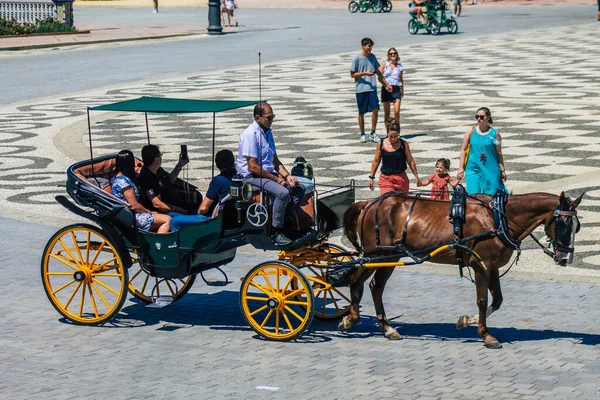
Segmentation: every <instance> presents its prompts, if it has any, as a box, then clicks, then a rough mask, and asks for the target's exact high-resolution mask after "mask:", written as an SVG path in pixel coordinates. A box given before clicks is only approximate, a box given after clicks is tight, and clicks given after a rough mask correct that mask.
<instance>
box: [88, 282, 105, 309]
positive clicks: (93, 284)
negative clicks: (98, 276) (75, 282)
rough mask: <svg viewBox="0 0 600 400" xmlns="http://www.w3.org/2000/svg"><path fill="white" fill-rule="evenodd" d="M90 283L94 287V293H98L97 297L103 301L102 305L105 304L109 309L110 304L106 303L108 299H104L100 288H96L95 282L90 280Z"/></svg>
mask: <svg viewBox="0 0 600 400" xmlns="http://www.w3.org/2000/svg"><path fill="white" fill-rule="evenodd" d="M91 285H92V287H93V288H94V290H95V291H96V293H98V297H100V300H102V302H103V303H104V305H105V306H106V308H107V309H108V310H110V306H109V305H108V301H106V299H105V298H104V296H103V295H102V292H100V289H98V286H96V284H95V283H94V282H92V283H91Z"/></svg>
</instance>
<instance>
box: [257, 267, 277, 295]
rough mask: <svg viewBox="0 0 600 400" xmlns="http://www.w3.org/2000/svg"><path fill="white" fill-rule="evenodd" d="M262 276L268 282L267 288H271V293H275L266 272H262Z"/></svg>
mask: <svg viewBox="0 0 600 400" xmlns="http://www.w3.org/2000/svg"><path fill="white" fill-rule="evenodd" d="M260 274H261V275H262V277H263V278H265V281H266V282H267V286H268V287H269V290H270V291H271V293H273V292H274V291H275V289H273V286H272V285H271V281H270V280H269V278H268V277H267V274H265V271H260ZM257 288H258V286H257ZM259 289H260V288H259ZM261 290H262V289H261ZM265 294H268V293H266V292H265Z"/></svg>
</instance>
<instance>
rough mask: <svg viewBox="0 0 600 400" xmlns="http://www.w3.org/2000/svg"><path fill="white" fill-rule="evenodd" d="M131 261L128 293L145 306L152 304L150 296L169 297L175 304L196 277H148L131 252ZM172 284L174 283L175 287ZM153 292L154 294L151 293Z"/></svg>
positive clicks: (135, 254) (188, 289) (135, 253)
mask: <svg viewBox="0 0 600 400" xmlns="http://www.w3.org/2000/svg"><path fill="white" fill-rule="evenodd" d="M131 261H132V265H131V268H130V269H129V276H130V278H129V285H128V289H129V293H131V294H132V295H133V296H134V297H135V298H136V299H138V300H140V301H141V302H143V303H145V304H150V303H152V296H155V297H160V296H170V297H172V298H173V301H174V302H175V301H177V300H179V299H181V298H182V297H183V296H185V295H186V293H187V292H189V291H190V289H191V288H192V286H193V285H194V282H195V281H196V275H189V276H186V277H185V278H174V279H172V280H169V279H159V278H158V277H156V276H150V274H149V273H148V272H147V271H146V270H145V269H143V268H142V267H141V265H140V262H139V257H138V254H137V252H132V254H131ZM173 282H175V284H176V286H175V285H174V284H173ZM157 285H158V286H157ZM155 287H156V289H155ZM153 290H154V293H152V291H153Z"/></svg>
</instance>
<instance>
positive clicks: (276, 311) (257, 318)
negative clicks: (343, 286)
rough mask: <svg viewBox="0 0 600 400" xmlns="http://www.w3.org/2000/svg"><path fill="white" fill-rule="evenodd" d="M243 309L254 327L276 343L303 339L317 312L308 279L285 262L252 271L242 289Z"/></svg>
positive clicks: (262, 265) (268, 264) (271, 263)
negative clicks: (294, 284) (293, 284)
mask: <svg viewBox="0 0 600 400" xmlns="http://www.w3.org/2000/svg"><path fill="white" fill-rule="evenodd" d="M292 283H296V286H295V287H294V286H292ZM240 307H241V309H242V314H243V315H244V318H245V319H246V321H247V322H248V324H250V327H252V329H253V330H254V331H255V332H256V333H258V334H259V335H260V336H262V337H263V338H266V339H272V340H286V341H287V340H293V339H295V338H297V337H299V336H301V335H302V334H303V333H304V331H305V330H306V328H307V327H308V326H309V325H310V323H311V322H312V319H313V316H314V313H315V304H314V296H313V291H312V288H311V285H310V283H309V281H308V279H306V277H305V276H304V275H303V274H302V273H301V272H300V271H299V270H298V268H296V267H294V266H293V265H291V264H288V263H285V262H282V261H269V262H265V263H262V264H259V265H257V266H256V267H254V268H252V270H250V272H248V274H247V275H246V277H245V278H244V280H243V282H242V286H241V288H240Z"/></svg>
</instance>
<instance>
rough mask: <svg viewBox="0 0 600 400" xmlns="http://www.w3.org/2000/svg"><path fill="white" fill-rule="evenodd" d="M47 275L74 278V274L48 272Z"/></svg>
mask: <svg viewBox="0 0 600 400" xmlns="http://www.w3.org/2000/svg"><path fill="white" fill-rule="evenodd" d="M46 275H49V276H50V275H53V276H73V273H72V272H48V273H47V274H46Z"/></svg>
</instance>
